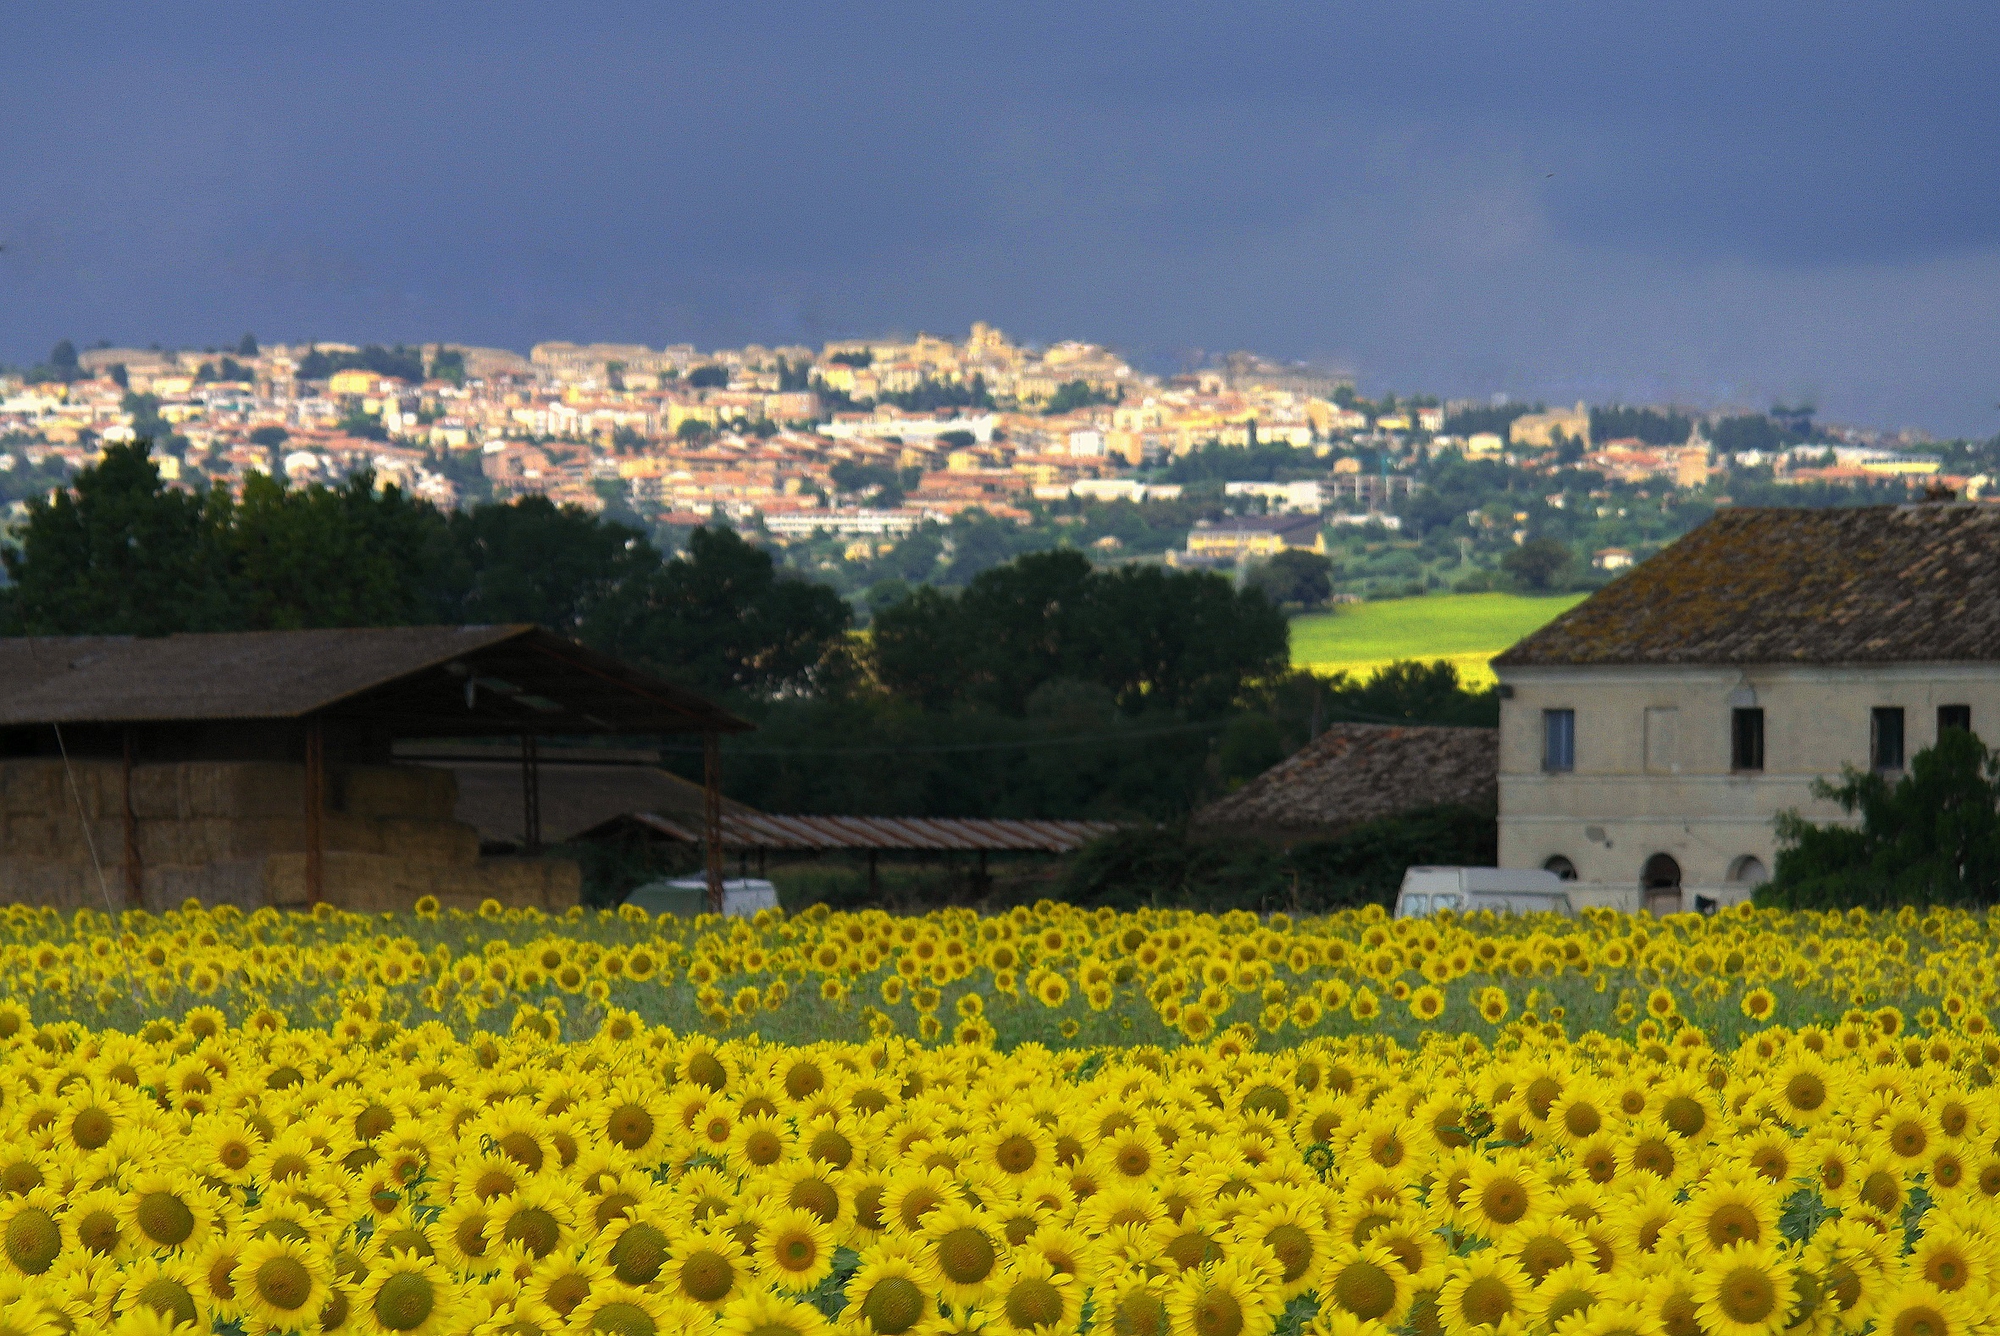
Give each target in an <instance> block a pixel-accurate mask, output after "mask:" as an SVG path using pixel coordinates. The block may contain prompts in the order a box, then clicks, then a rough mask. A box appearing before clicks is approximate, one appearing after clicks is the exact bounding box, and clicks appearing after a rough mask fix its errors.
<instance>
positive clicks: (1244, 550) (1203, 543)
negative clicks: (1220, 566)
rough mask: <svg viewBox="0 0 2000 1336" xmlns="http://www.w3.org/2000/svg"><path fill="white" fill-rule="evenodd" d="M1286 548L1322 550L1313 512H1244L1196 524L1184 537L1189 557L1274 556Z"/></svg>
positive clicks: (1323, 539)
mask: <svg viewBox="0 0 2000 1336" xmlns="http://www.w3.org/2000/svg"><path fill="white" fill-rule="evenodd" d="M1288 548H1290V549H1296V550H1302V551H1307V552H1325V551H1326V536H1325V534H1324V533H1323V532H1322V531H1321V529H1320V524H1319V517H1318V516H1317V515H1246V516H1241V517H1238V518H1234V519H1226V520H1217V521H1215V522H1213V523H1207V524H1204V523H1197V524H1196V525H1195V527H1194V528H1193V529H1191V530H1189V531H1188V538H1187V553H1188V555H1189V556H1191V557H1210V558H1233V559H1240V558H1243V557H1274V556H1276V555H1277V554H1278V553H1280V552H1283V551H1285V550H1286V549H1288Z"/></svg>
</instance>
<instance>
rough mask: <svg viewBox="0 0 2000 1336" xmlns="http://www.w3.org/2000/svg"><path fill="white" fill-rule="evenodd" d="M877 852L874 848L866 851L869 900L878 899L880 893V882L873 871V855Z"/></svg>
mask: <svg viewBox="0 0 2000 1336" xmlns="http://www.w3.org/2000/svg"><path fill="white" fill-rule="evenodd" d="M877 852H878V851H877V850H874V849H870V850H869V851H868V898H869V899H870V900H877V899H880V898H881V894H882V883H881V880H880V878H879V877H878V876H877V875H876V871H875V855H876V853H877Z"/></svg>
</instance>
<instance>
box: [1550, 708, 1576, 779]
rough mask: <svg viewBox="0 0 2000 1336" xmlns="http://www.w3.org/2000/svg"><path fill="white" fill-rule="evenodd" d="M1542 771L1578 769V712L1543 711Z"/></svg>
mask: <svg viewBox="0 0 2000 1336" xmlns="http://www.w3.org/2000/svg"><path fill="white" fill-rule="evenodd" d="M1542 769H1544V770H1547V771H1551V772H1562V771H1570V770H1574V769H1576V711H1575V710H1543V711H1542Z"/></svg>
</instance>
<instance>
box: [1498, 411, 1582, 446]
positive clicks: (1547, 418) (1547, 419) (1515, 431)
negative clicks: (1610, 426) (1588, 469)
mask: <svg viewBox="0 0 2000 1336" xmlns="http://www.w3.org/2000/svg"><path fill="white" fill-rule="evenodd" d="M1557 432H1561V433H1562V435H1563V437H1564V438H1565V439H1566V440H1571V441H1581V442H1583V443H1584V444H1585V445H1589V444H1590V406H1589V405H1588V404H1585V403H1584V402H1583V401H1582V400H1578V401H1577V405H1576V407H1575V408H1569V409H1563V408H1557V409H1553V410H1551V411H1549V412H1546V413H1526V414H1523V415H1522V416H1520V417H1517V418H1515V419H1514V422H1513V425H1512V426H1510V427H1509V428H1508V429H1507V441H1508V443H1509V444H1510V445H1519V446H1524V447H1526V448H1528V449H1531V450H1546V449H1548V448H1549V447H1550V446H1553V445H1554V444H1555V443H1556V442H1555V437H1556V433H1557Z"/></svg>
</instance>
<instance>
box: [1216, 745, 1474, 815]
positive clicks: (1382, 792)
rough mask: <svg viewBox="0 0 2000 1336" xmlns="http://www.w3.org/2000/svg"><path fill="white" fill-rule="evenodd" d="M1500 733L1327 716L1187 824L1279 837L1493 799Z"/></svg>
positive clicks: (1471, 805) (1469, 805)
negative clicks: (1331, 720) (1314, 733)
mask: <svg viewBox="0 0 2000 1336" xmlns="http://www.w3.org/2000/svg"><path fill="white" fill-rule="evenodd" d="M1499 768H1500V735H1499V732H1498V730H1496V729H1491V728H1444V727H1438V726H1433V725H1425V724H1334V725H1332V726H1331V727H1330V728H1328V729H1327V731H1326V732H1324V733H1322V734H1320V735H1319V736H1318V737H1317V738H1314V739H1313V740H1312V741H1311V742H1308V743H1307V744H1306V745H1305V746H1304V747H1301V748H1300V749H1299V750H1298V751H1296V752H1294V753H1293V754H1292V755H1291V756H1290V757H1288V758H1286V759H1285V760H1283V761H1280V762H1279V763H1278V764H1276V765H1274V766H1272V767H1271V768H1270V769H1269V770H1266V771H1265V772H1264V773H1263V774H1261V775H1259V776H1257V777H1256V778H1255V779H1253V780H1251V781H1250V782H1249V783H1247V784H1245V785H1244V786H1243V787H1242V788H1240V789H1238V790H1236V792H1234V793H1231V794H1229V795H1227V796H1226V797H1222V798H1218V799H1216V800H1215V801H1214V802H1212V803H1210V804H1209V805H1208V806H1206V807H1204V808H1202V809H1201V810H1200V811H1199V812H1196V813H1195V818H1194V824H1195V825H1196V826H1198V827H1205V828H1224V827H1226V828H1229V829H1231V830H1235V831H1239V832H1242V833H1246V834H1263V835H1269V836H1276V837H1285V838H1302V837H1315V836H1329V835H1334V834H1337V833H1339V832H1340V831H1342V830H1345V829H1347V828H1349V827H1351V826H1355V825H1359V824H1360V823H1362V822H1364V821H1375V820H1379V819H1381V818H1383V817H1389V816H1395V815H1397V814H1399V813H1402V812H1409V811H1415V810H1417V809H1419V808H1424V807H1438V806H1443V805H1446V804H1459V805H1463V806H1466V807H1473V808H1479V809H1485V808H1490V807H1492V806H1494V805H1495V802H1496V794H1497V791H1498V774H1499Z"/></svg>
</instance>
